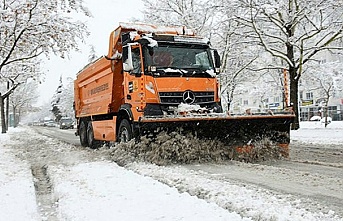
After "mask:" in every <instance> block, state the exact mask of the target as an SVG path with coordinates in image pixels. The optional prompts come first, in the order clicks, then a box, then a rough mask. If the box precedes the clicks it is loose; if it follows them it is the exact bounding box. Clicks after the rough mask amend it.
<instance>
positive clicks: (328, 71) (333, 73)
mask: <svg viewBox="0 0 343 221" xmlns="http://www.w3.org/2000/svg"><path fill="white" fill-rule="evenodd" d="M308 72H309V73H307V72H305V74H306V75H305V74H304V78H305V79H306V80H307V81H308V82H310V84H311V85H308V86H307V87H308V88H310V89H311V91H318V92H319V94H320V95H321V97H322V98H323V99H322V100H323V104H319V105H322V106H323V109H324V111H323V114H324V115H323V117H325V127H326V126H327V125H328V121H327V117H328V106H329V101H330V99H331V98H332V97H334V95H335V94H338V93H340V92H342V91H343V64H342V63H341V62H340V61H333V62H325V63H324V62H317V61H312V62H311V70H309V71H308Z"/></svg>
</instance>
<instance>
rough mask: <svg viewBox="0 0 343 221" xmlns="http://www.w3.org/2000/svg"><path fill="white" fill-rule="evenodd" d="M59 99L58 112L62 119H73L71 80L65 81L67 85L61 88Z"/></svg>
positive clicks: (72, 86) (72, 81) (72, 87)
mask: <svg viewBox="0 0 343 221" xmlns="http://www.w3.org/2000/svg"><path fill="white" fill-rule="evenodd" d="M60 97H61V99H60V104H59V107H60V111H61V114H62V116H63V117H70V118H73V117H74V115H75V114H74V108H73V102H74V80H73V79H72V78H68V79H67V83H66V84H65V86H64V87H63V90H62V93H61V96H60Z"/></svg>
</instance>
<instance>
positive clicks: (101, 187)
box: [50, 162, 250, 221]
mask: <svg viewBox="0 0 343 221" xmlns="http://www.w3.org/2000/svg"><path fill="white" fill-rule="evenodd" d="M100 171H101V172H100ZM50 173H52V174H53V177H54V178H53V183H57V185H55V195H57V196H59V200H58V202H59V217H60V218H61V219H62V220H80V221H81V220H82V221H84V220H146V221H150V220H194V221H196V220H243V219H242V218H241V217H240V216H239V215H238V214H237V213H229V212H228V211H226V210H224V209H222V208H220V207H218V205H216V204H209V203H207V202H206V201H204V200H199V199H198V198H196V197H192V196H190V195H189V194H187V193H182V194H180V193H179V192H178V191H177V189H175V188H170V187H168V186H167V185H165V184H162V183H160V182H158V181H155V180H153V179H152V178H150V177H144V176H141V175H138V174H136V173H134V172H132V171H129V170H126V169H124V168H122V167H119V166H118V165H116V164H114V163H108V162H95V163H86V164H80V165H77V166H75V167H72V168H69V169H66V168H63V167H60V168H54V169H53V170H52V171H50ZM244 220H250V219H244Z"/></svg>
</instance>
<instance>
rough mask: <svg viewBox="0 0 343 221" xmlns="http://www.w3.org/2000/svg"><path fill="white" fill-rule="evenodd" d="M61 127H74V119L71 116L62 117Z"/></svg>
mask: <svg viewBox="0 0 343 221" xmlns="http://www.w3.org/2000/svg"><path fill="white" fill-rule="evenodd" d="M60 129H74V121H73V119H71V118H62V119H61V120H60Z"/></svg>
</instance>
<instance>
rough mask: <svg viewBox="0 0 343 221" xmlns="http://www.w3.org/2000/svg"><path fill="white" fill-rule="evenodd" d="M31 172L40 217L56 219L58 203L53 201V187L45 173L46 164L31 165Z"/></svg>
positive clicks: (52, 220) (53, 220)
mask: <svg viewBox="0 0 343 221" xmlns="http://www.w3.org/2000/svg"><path fill="white" fill-rule="evenodd" d="M31 172H32V175H33V178H34V186H35V191H36V201H37V205H38V208H39V212H40V215H41V217H42V219H43V220H49V221H50V220H51V221H55V220H58V218H57V209H58V208H57V207H58V204H57V202H55V199H54V196H53V194H52V189H53V187H52V183H51V182H50V178H49V175H48V173H47V166H46V165H43V166H42V165H31Z"/></svg>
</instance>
